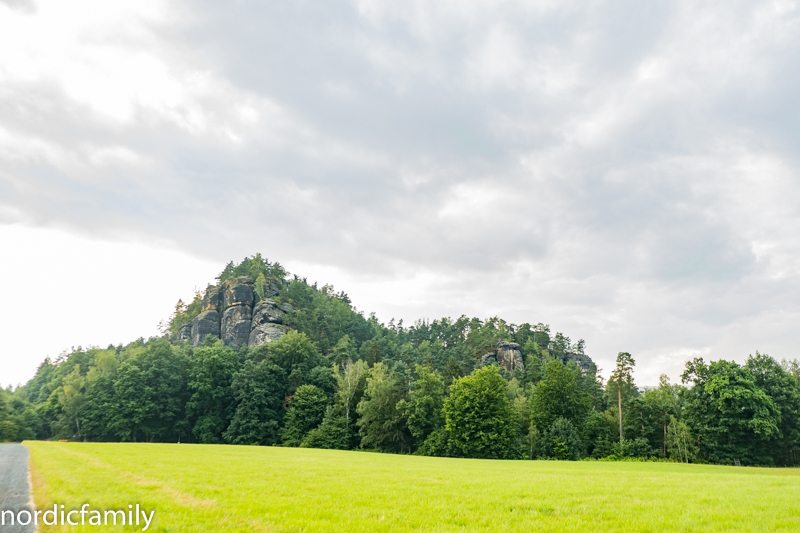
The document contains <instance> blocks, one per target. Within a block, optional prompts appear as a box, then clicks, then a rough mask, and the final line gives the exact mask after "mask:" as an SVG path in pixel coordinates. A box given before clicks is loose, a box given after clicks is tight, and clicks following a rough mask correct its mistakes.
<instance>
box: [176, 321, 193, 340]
mask: <svg viewBox="0 0 800 533" xmlns="http://www.w3.org/2000/svg"><path fill="white" fill-rule="evenodd" d="M174 339H175V340H176V341H188V340H191V339H192V323H191V322H189V323H188V324H184V325H182V326H181V327H179V328H178V333H176V334H175V337H174Z"/></svg>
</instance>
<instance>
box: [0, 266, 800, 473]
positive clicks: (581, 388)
mask: <svg viewBox="0 0 800 533" xmlns="http://www.w3.org/2000/svg"><path fill="white" fill-rule="evenodd" d="M237 276H247V277H249V278H250V279H251V280H252V282H253V286H254V287H255V289H254V291H255V294H256V299H258V300H263V299H266V298H268V297H269V298H272V299H273V300H274V301H275V304H276V305H278V306H283V307H281V308H282V309H287V310H288V311H287V312H286V315H285V316H284V317H283V324H284V325H286V328H287V332H286V333H285V334H284V335H282V336H281V337H280V338H278V339H276V340H272V341H271V342H266V343H264V344H262V345H260V346H256V347H252V346H247V345H244V346H241V347H239V348H237V347H235V346H230V345H226V344H225V343H224V342H223V341H222V340H221V339H219V338H216V337H215V336H213V335H210V336H208V337H206V338H205V339H204V340H203V341H202V343H201V344H199V345H198V346H194V345H193V344H192V343H191V342H190V341H189V340H185V339H180V340H176V333H177V332H178V331H179V329H180V328H181V327H183V326H186V325H187V324H189V323H190V322H191V321H192V320H193V319H195V318H196V317H197V316H198V315H199V314H200V311H201V308H202V307H203V298H204V295H203V294H202V293H201V292H200V291H198V292H197V294H196V295H195V297H194V299H193V301H192V302H189V303H188V304H185V303H184V302H182V301H179V302H178V304H177V305H176V307H175V309H174V312H173V314H172V316H171V317H170V318H169V320H166V321H164V322H163V323H162V335H161V336H158V337H152V338H149V339H138V340H136V341H134V342H132V343H130V344H128V345H124V346H123V345H120V346H108V347H106V348H101V347H89V348H81V347H78V348H76V349H72V350H71V351H70V353H66V352H65V353H63V354H62V355H60V356H58V357H57V358H55V359H50V358H48V359H46V360H45V361H44V362H42V363H41V364H40V365H39V367H38V370H37V372H36V375H35V376H34V377H33V378H32V379H31V380H30V381H29V382H28V383H26V384H25V385H23V386H21V387H18V388H16V389H12V388H8V389H0V441H21V440H33V439H69V440H75V441H91V442H117V441H120V442H183V443H215V444H236V445H262V446H288V447H292V446H293V447H298V446H299V447H312V448H329V449H342V450H369V451H378V452H384V453H400V454H418V455H431V456H443V457H472V458H495V459H520V460H522V459H560V460H579V459H592V458H593V459H605V460H667V461H678V462H690V463H715V464H728V465H775V466H797V465H798V464H800V453H798V452H799V451H800V363H798V360H797V359H794V360H785V359H784V360H781V361H780V362H779V361H777V360H776V359H774V358H772V357H770V356H768V355H766V354H761V353H759V352H756V353H755V354H753V355H750V356H748V357H747V359H746V362H745V363H743V364H738V363H736V362H734V361H727V360H718V361H710V362H706V361H704V360H703V359H701V358H696V359H694V360H692V361H689V362H687V363H686V368H685V370H684V372H683V374H682V376H681V383H670V382H669V380H668V379H667V377H666V376H664V375H662V377H661V379H660V382H659V384H658V386H656V387H640V386H638V385H637V384H636V383H635V382H634V379H633V371H634V369H635V365H636V361H635V359H634V357H633V356H632V355H631V354H630V353H627V352H620V353H619V354H618V355H617V358H616V365H615V368H614V369H612V372H611V374H610V377H609V379H608V380H607V381H605V382H604V380H603V379H602V378H601V377H600V376H599V370H598V368H597V367H596V365H595V364H594V363H593V362H592V361H591V358H590V357H589V356H588V355H587V354H586V347H585V343H584V342H583V341H582V340H578V341H576V342H573V341H572V340H571V339H570V338H569V337H568V336H566V335H564V334H562V333H560V332H556V333H551V331H550V328H549V326H547V325H546V324H543V323H536V324H535V325H534V324H530V323H524V324H520V325H516V324H512V323H508V322H506V321H505V320H503V319H501V318H498V317H492V318H488V319H478V318H468V317H466V316H461V317H459V318H457V319H451V318H442V319H438V320H432V321H428V320H418V321H417V322H415V323H414V324H413V325H405V324H404V323H403V321H402V320H401V321H397V322H396V321H395V320H390V321H389V322H388V323H382V322H380V321H379V320H378V319H377V318H376V316H375V315H374V314H370V315H365V314H364V313H363V312H361V311H359V310H358V309H356V308H355V307H354V306H353V304H352V303H351V301H350V299H349V297H348V296H347V294H345V293H344V292H338V293H337V292H335V291H334V290H333V288H332V287H331V286H329V285H324V286H322V287H319V286H318V285H317V284H316V283H314V284H311V283H309V282H308V281H307V279H305V278H301V277H298V276H296V275H294V276H292V275H290V274H288V273H287V272H286V270H285V269H284V268H283V267H281V265H280V264H278V263H270V262H269V261H267V260H266V259H264V258H262V256H261V255H259V254H257V255H255V256H252V257H249V258H246V259H245V260H243V261H242V262H241V263H238V264H235V263H233V262H231V263H229V264H228V265H227V266H226V267H225V269H224V270H223V271H222V272H221V273H220V275H219V276H218V278H217V279H218V281H219V282H220V283H222V282H225V281H226V280H228V279H232V278H234V277H237ZM501 342H511V343H516V344H518V345H519V351H520V352H521V355H522V358H523V361H524V371H523V370H519V369H515V370H513V371H507V370H504V369H503V368H502V367H501V366H500V365H498V364H497V363H496V362H494V361H489V362H485V363H482V362H481V361H482V358H483V356H484V355H485V354H486V353H487V352H491V351H493V350H494V349H495V347H496V346H497V345H498V343H501ZM738 355H740V354H732V356H738Z"/></svg>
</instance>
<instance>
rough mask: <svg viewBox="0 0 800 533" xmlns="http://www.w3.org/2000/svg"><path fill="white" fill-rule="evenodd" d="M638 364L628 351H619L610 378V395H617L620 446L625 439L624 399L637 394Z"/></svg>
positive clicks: (608, 388)
mask: <svg viewBox="0 0 800 533" xmlns="http://www.w3.org/2000/svg"><path fill="white" fill-rule="evenodd" d="M634 366H636V361H634V360H633V357H632V356H631V354H629V353H628V352H619V354H617V366H616V368H614V372H612V373H611V377H610V378H609V379H608V387H607V389H606V390H607V392H610V394H609V396H616V400H617V410H618V413H617V414H618V417H619V442H620V446H621V445H622V441H623V440H624V439H625V437H624V435H623V432H622V404H623V402H622V400H623V398H624V399H626V400H627V399H628V398H631V397H632V396H634V395H635V392H636V387H635V385H634V384H633V367H634Z"/></svg>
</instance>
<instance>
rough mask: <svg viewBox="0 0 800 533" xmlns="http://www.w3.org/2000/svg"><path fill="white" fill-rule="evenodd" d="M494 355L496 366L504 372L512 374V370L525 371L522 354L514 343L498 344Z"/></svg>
mask: <svg viewBox="0 0 800 533" xmlns="http://www.w3.org/2000/svg"><path fill="white" fill-rule="evenodd" d="M496 354H497V355H496V358H497V364H499V365H500V368H502V369H503V370H505V371H506V372H513V371H514V370H519V371H520V372H524V371H525V364H524V363H523V362H522V352H521V351H520V350H519V344H517V343H516V342H498V343H497V352H496Z"/></svg>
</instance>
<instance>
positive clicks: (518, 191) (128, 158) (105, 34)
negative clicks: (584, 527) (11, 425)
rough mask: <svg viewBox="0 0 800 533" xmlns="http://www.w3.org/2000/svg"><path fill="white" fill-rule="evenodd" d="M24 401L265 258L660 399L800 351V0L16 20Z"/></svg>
mask: <svg viewBox="0 0 800 533" xmlns="http://www.w3.org/2000/svg"><path fill="white" fill-rule="evenodd" d="M0 50H2V53H0V250H1V252H0V254H1V255H0V277H1V279H2V280H3V297H2V299H0V301H2V305H0V324H2V328H1V330H2V333H3V340H2V346H0V384H3V385H8V384H16V383H19V382H25V381H27V379H29V378H30V377H31V376H32V375H33V373H34V372H35V368H36V366H37V365H38V364H39V363H40V362H41V361H42V360H43V359H44V357H46V356H48V355H49V356H57V355H58V354H59V353H60V352H61V351H62V350H64V349H69V348H70V347H71V346H78V345H83V346H87V345H107V344H108V343H115V344H116V343H119V342H128V341H131V340H133V339H135V338H137V337H139V336H149V335H152V334H154V333H156V324H157V323H158V321H159V320H161V319H162V318H165V317H167V316H168V315H169V313H170V309H171V307H172V306H173V305H174V303H175V301H176V300H177V299H178V298H179V297H183V298H188V297H191V294H192V291H193V289H194V288H195V287H203V286H205V284H206V283H207V282H209V281H211V280H212V279H213V277H214V276H215V275H216V274H217V273H218V272H219V271H220V270H221V269H222V267H223V266H224V263H226V262H227V261H228V260H230V259H237V260H239V259H241V258H243V257H244V256H246V255H251V254H253V253H255V252H259V251H260V252H262V253H263V254H264V255H265V256H266V257H268V258H269V259H270V260H277V261H280V262H281V263H283V264H284V265H286V266H287V267H288V269H289V270H290V271H291V272H293V273H298V274H300V275H304V276H307V277H309V279H311V280H318V281H319V282H321V283H325V282H330V283H333V284H334V286H335V287H336V288H337V290H344V291H346V292H347V293H348V294H350V296H351V298H352V299H353V301H354V303H355V304H356V306H357V307H358V308H359V309H362V310H366V311H375V312H376V313H377V315H378V317H379V318H380V319H382V320H384V321H388V320H389V319H390V318H392V317H396V318H403V319H404V320H405V321H406V322H408V321H413V320H414V319H416V318H425V317H427V318H436V317H440V316H448V315H449V316H454V317H456V316H459V315H461V314H467V315H470V316H480V317H489V316H493V315H500V316H502V317H504V318H506V319H507V320H509V321H511V322H515V323H521V322H524V321H529V322H540V321H541V322H545V323H549V324H550V325H551V327H552V329H553V330H554V331H555V330H559V331H563V332H564V333H565V334H567V335H568V336H570V337H571V338H572V339H573V340H577V339H578V338H583V339H585V340H586V342H587V351H588V353H589V354H590V355H591V356H592V357H593V358H594V359H595V360H596V361H598V362H599V365H600V366H601V367H602V368H603V369H604V374H606V375H607V374H608V372H609V371H610V369H611V368H612V366H613V360H614V357H615V355H616V353H617V352H619V351H622V350H624V351H630V352H631V353H632V354H633V355H634V358H635V359H636V361H637V372H636V376H637V380H638V382H639V383H640V384H653V383H656V382H657V379H658V375H659V374H660V373H667V374H668V375H669V376H670V377H671V378H672V379H673V380H674V379H676V378H678V376H679V374H680V371H681V369H682V367H683V363H684V361H686V360H687V359H689V358H692V357H697V356H702V357H704V358H706V359H717V358H727V359H735V360H739V361H742V360H744V358H746V356H747V354H748V353H752V352H754V351H755V350H760V351H762V352H767V353H769V354H771V355H773V356H775V357H777V358H778V359H780V358H783V357H786V358H795V357H800V327H798V326H800V106H799V105H798V94H800V68H798V65H800V2H798V1H795V0H778V1H764V0H760V1H745V0H706V1H697V0H692V1H689V0H686V1H681V0H676V1H666V2H642V1H641V0H617V1H614V0H588V1H587V0H581V1H573V0H562V1H549V0H532V1H528V2H506V1H498V0H492V1H486V2H479V1H470V0H458V1H455V0H441V1H439V0H425V1H414V0H407V1H404V2H384V1H378V0H352V1H346V0H331V1H328V2H323V3H319V2H315V3H311V2H307V1H304V0H299V1H294V2H263V1H254V0H250V1H247V0H237V1H234V2H210V1H204V0H197V1H191V0H174V1H164V0H135V1H134V0H117V1H115V2H108V1H105V0H78V1H75V0H0Z"/></svg>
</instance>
